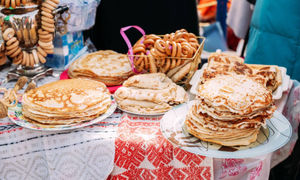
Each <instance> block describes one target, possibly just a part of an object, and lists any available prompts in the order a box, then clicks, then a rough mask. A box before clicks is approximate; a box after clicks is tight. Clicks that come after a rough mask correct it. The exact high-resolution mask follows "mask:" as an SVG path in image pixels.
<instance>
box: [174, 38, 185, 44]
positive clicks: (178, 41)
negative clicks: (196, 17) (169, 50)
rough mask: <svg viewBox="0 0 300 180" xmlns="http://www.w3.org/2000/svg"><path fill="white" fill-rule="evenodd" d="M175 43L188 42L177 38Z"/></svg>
mask: <svg viewBox="0 0 300 180" xmlns="http://www.w3.org/2000/svg"><path fill="white" fill-rule="evenodd" d="M175 42H177V43H182V42H188V41H187V40H186V39H184V38H179V39H177V40H176V41H175Z"/></svg>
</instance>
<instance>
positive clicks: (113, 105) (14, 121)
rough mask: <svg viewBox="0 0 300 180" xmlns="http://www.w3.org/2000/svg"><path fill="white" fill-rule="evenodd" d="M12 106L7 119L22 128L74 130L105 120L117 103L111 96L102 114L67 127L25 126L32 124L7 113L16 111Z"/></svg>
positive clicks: (114, 109)
mask: <svg viewBox="0 0 300 180" xmlns="http://www.w3.org/2000/svg"><path fill="white" fill-rule="evenodd" d="M18 104H21V106H22V103H21V102H18ZM13 108H15V107H10V108H8V111H7V117H8V118H9V120H10V121H11V122H13V123H14V124H16V125H18V126H21V127H23V128H27V129H31V130H35V131H66V130H74V129H79V128H83V127H86V126H90V125H93V124H95V123H98V122H101V121H103V120H105V119H106V118H108V117H109V116H111V115H112V114H113V113H114V112H115V111H116V109H117V103H116V101H115V99H114V98H113V96H111V105H110V106H109V108H108V109H107V111H106V112H105V113H104V114H102V115H100V116H98V117H96V118H94V119H92V120H89V121H88V122H86V123H81V124H78V125H75V126H71V127H68V126H67V125H64V126H66V127H62V126H61V127H59V126H60V125H57V126H58V127H53V128H43V127H38V126H37V125H35V127H38V128H33V127H30V126H26V124H32V123H30V122H28V121H27V120H25V119H23V121H26V123H23V122H20V121H16V120H14V119H13V118H12V117H11V115H10V114H9V112H12V111H13V112H14V113H15V112H16V111H15V110H12V109H13ZM107 112H109V113H107ZM18 119H19V117H18ZM33 125H34V124H33Z"/></svg>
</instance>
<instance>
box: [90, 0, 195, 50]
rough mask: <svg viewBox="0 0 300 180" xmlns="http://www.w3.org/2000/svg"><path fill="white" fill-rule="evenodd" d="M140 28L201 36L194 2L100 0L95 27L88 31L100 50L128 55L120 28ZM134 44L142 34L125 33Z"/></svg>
mask: <svg viewBox="0 0 300 180" xmlns="http://www.w3.org/2000/svg"><path fill="white" fill-rule="evenodd" d="M129 25H138V26H140V27H141V28H143V29H144V30H145V32H146V34H152V33H153V34H166V33H171V32H174V31H176V30H178V29H182V28H185V29H186V30H188V31H189V32H192V33H194V34H196V35H199V26H198V16H197V8H196V1H195V0H147V1H146V0H101V3H100V5H99V7H98V9H97V17H96V24H95V26H94V27H93V28H92V29H91V30H89V31H86V32H85V36H86V37H90V38H91V40H92V42H93V43H94V45H95V46H96V48H97V49H99V50H105V49H112V50H115V51H117V52H120V53H127V51H128V47H127V46H126V44H125V42H124V40H123V38H122V37H121V35H120V29H121V28H122V27H125V26H129ZM126 34H127V35H128V37H129V40H130V41H131V42H132V44H134V43H135V42H136V41H137V40H138V39H139V38H140V37H141V34H140V33H139V31H137V30H135V29H130V30H128V31H126Z"/></svg>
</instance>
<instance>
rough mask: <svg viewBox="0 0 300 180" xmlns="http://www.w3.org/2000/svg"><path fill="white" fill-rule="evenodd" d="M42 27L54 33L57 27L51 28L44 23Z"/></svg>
mask: <svg viewBox="0 0 300 180" xmlns="http://www.w3.org/2000/svg"><path fill="white" fill-rule="evenodd" d="M42 29H43V30H45V31H47V32H50V33H54V31H55V28H49V27H47V26H44V25H42Z"/></svg>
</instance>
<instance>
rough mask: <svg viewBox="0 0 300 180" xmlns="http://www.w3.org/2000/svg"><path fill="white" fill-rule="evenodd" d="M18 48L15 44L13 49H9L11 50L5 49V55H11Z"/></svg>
mask: <svg viewBox="0 0 300 180" xmlns="http://www.w3.org/2000/svg"><path fill="white" fill-rule="evenodd" d="M18 48H19V46H17V47H15V48H13V49H11V50H9V51H6V53H5V54H6V55H7V56H11V55H12V54H13V53H14V52H16V51H17V50H18Z"/></svg>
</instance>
